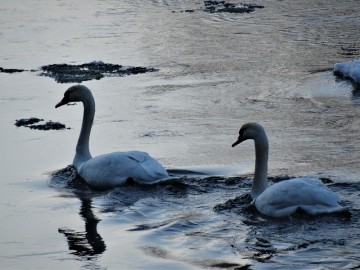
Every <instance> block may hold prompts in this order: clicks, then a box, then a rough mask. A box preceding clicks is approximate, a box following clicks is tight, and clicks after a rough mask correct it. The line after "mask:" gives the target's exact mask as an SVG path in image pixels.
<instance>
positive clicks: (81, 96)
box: [55, 85, 174, 189]
mask: <svg viewBox="0 0 360 270" xmlns="http://www.w3.org/2000/svg"><path fill="white" fill-rule="evenodd" d="M69 102H82V103H83V104H84V115H83V121H82V126H81V131H80V136H79V139H78V142H77V145H76V154H75V157H74V161H73V165H74V167H75V168H76V170H77V172H78V173H79V175H80V176H81V177H82V178H83V179H84V180H85V181H86V182H87V183H88V184H89V185H90V186H91V187H93V188H95V189H108V188H113V187H116V186H120V185H122V184H124V183H125V182H126V181H127V180H128V179H129V178H132V179H133V180H134V181H136V182H138V183H143V184H153V183H159V182H163V181H166V180H170V179H174V178H173V177H170V176H169V174H168V172H167V171H166V170H165V168H164V167H163V166H161V165H160V163H159V162H157V161H156V160H155V159H153V158H152V157H150V156H149V155H148V154H147V153H145V152H139V151H129V152H114V153H110V154H104V155H101V156H97V157H92V156H91V154H90V150H89V138H90V131H91V127H92V124H93V120H94V115H95V101H94V97H93V95H92V94H91V92H90V90H89V89H88V88H87V87H85V86H83V85H75V86H72V87H70V88H69V89H68V90H66V92H65V94H64V98H63V99H62V100H61V101H60V102H59V103H58V104H56V106H55V108H58V107H60V106H62V105H65V104H67V103H69Z"/></svg>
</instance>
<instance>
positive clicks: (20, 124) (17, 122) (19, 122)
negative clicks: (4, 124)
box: [15, 117, 44, 127]
mask: <svg viewBox="0 0 360 270" xmlns="http://www.w3.org/2000/svg"><path fill="white" fill-rule="evenodd" d="M40 121H44V119H39V118H36V117H31V118H28V119H20V120H15V126H17V127H24V126H25V127H26V126H28V125H32V124H35V123H38V122H40Z"/></svg>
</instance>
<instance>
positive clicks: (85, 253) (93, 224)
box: [59, 198, 106, 260]
mask: <svg viewBox="0 0 360 270" xmlns="http://www.w3.org/2000/svg"><path fill="white" fill-rule="evenodd" d="M80 216H81V217H82V218H83V219H84V221H85V232H76V231H74V230H71V229H68V228H60V229H59V233H62V234H64V235H65V237H66V238H67V242H68V245H69V250H70V251H72V252H71V253H72V254H74V255H76V256H79V257H82V258H83V259H87V260H91V259H93V258H96V257H97V256H96V255H99V254H101V253H103V252H104V251H105V250H106V245H105V242H104V240H103V239H102V237H101V235H100V234H99V233H98V231H97V224H98V223H99V222H100V219H98V218H97V217H96V216H95V215H94V213H93V211H92V206H91V199H89V198H81V207H80Z"/></svg>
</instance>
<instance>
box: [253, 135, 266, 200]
mask: <svg viewBox="0 0 360 270" xmlns="http://www.w3.org/2000/svg"><path fill="white" fill-rule="evenodd" d="M254 142H255V174H254V180H253V184H252V188H251V197H252V198H253V199H255V198H256V197H258V196H259V195H260V194H261V193H262V192H263V191H264V190H265V189H266V188H267V187H268V181H267V171H268V156H269V143H268V139H267V136H266V134H265V132H264V133H262V134H259V136H258V137H257V138H256V139H255V140H254Z"/></svg>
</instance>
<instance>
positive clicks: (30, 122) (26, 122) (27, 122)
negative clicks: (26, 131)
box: [15, 117, 70, 130]
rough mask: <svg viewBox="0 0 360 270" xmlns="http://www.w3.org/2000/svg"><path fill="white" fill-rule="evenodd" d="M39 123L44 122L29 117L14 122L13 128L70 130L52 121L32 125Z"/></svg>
mask: <svg viewBox="0 0 360 270" xmlns="http://www.w3.org/2000/svg"><path fill="white" fill-rule="evenodd" d="M41 121H44V119H39V118H36V117H31V118H28V119H20V120H15V126H17V127H28V128H31V129H37V130H59V129H70V128H67V127H66V126H65V125H64V124H61V123H59V122H53V121H48V122H46V123H45V124H38V125H34V124H36V123H39V122H41Z"/></svg>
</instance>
